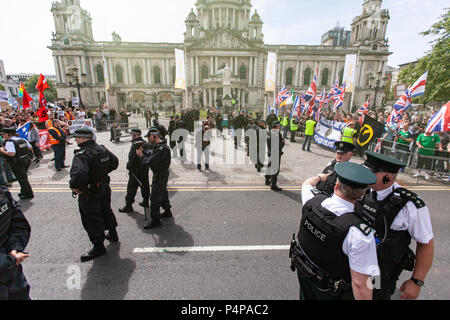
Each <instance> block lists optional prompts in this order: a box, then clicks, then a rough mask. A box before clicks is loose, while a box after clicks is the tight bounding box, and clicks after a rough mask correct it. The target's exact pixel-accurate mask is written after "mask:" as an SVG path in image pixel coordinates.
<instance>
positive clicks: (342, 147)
mask: <svg viewBox="0 0 450 320" xmlns="http://www.w3.org/2000/svg"><path fill="white" fill-rule="evenodd" d="M335 146H336V150H337V152H351V151H353V150H354V149H355V145H354V144H352V143H348V142H345V141H337V142H335ZM337 163H338V162H337V161H336V160H333V161H331V162H330V164H329V165H328V166H327V167H326V168H325V169H324V170H323V172H322V173H324V174H329V173H331V175H330V176H329V177H328V178H327V179H326V180H325V181H320V182H319V183H318V184H317V186H316V189H317V190H319V191H321V192H322V193H324V194H326V195H329V196H331V195H332V194H333V193H334V187H335V186H336V181H337V174H336V172H335V171H334V168H335V166H336V164H337Z"/></svg>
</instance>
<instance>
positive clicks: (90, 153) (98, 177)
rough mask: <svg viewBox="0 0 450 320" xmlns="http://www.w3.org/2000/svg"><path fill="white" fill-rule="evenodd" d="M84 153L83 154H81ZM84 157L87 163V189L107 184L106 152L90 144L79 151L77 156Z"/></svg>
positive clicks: (104, 149) (108, 158) (108, 159)
mask: <svg viewBox="0 0 450 320" xmlns="http://www.w3.org/2000/svg"><path fill="white" fill-rule="evenodd" d="M83 151H84V152H83ZM78 154H79V155H84V156H86V157H87V158H88V163H89V177H90V180H89V189H90V190H95V189H97V185H98V184H99V183H101V182H102V183H109V177H108V174H109V168H110V163H109V162H110V157H109V152H108V150H107V149H106V148H105V147H104V146H101V145H98V144H90V145H88V146H86V147H85V148H84V149H82V150H80V151H79V152H78V153H77V155H78Z"/></svg>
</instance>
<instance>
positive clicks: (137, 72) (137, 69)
mask: <svg viewBox="0 0 450 320" xmlns="http://www.w3.org/2000/svg"><path fill="white" fill-rule="evenodd" d="M134 79H135V80H136V83H137V84H141V83H142V69H141V66H140V65H138V64H137V65H136V66H135V67H134Z"/></svg>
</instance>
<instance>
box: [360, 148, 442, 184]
mask: <svg viewBox="0 0 450 320" xmlns="http://www.w3.org/2000/svg"><path fill="white" fill-rule="evenodd" d="M376 146H377V144H376V143H375V142H373V143H371V144H370V146H369V150H371V151H375V150H376ZM399 146H401V145H399V144H395V143H394V141H383V145H382V147H381V151H380V152H381V153H383V154H385V155H388V156H391V157H394V158H396V159H399V160H401V161H403V162H405V163H406V164H407V167H406V169H405V173H408V174H410V175H413V174H415V173H417V172H418V171H421V172H425V173H427V174H429V175H435V176H441V178H447V179H448V176H449V175H450V153H449V152H448V151H442V152H440V151H439V150H434V151H435V155H434V156H426V155H420V154H418V153H417V151H418V148H417V146H416V145H415V144H414V145H413V146H412V148H411V147H409V148H408V151H405V150H401V149H400V148H399ZM425 150H430V151H431V150H432V149H425ZM419 179H420V177H417V182H419Z"/></svg>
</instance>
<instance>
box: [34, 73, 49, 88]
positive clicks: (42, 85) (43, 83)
mask: <svg viewBox="0 0 450 320" xmlns="http://www.w3.org/2000/svg"><path fill="white" fill-rule="evenodd" d="M48 88H50V87H49V86H48V84H47V79H45V77H44V76H43V75H42V74H41V75H40V76H39V80H38V82H37V84H36V90H37V91H39V92H44V91H45V90H46V89H48Z"/></svg>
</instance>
